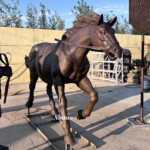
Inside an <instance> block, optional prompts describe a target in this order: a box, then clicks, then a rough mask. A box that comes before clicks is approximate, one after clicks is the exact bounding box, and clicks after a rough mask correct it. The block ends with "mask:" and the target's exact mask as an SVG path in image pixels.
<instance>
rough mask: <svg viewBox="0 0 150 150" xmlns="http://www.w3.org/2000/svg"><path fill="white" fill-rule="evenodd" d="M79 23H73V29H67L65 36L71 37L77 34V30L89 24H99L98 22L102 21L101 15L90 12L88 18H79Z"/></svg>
mask: <svg viewBox="0 0 150 150" xmlns="http://www.w3.org/2000/svg"><path fill="white" fill-rule="evenodd" d="M77 19H78V20H77V21H74V22H73V27H72V28H69V29H66V32H65V33H64V35H65V36H67V37H70V36H72V34H73V33H75V32H76V31H77V30H79V29H81V28H83V27H85V26H87V25H89V24H98V21H99V19H100V15H98V14H96V13H95V12H93V11H90V12H89V15H86V16H78V17H77Z"/></svg>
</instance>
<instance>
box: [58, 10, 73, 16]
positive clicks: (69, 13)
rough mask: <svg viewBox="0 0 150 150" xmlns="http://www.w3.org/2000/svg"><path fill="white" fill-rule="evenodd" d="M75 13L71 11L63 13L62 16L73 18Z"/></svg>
mask: <svg viewBox="0 0 150 150" xmlns="http://www.w3.org/2000/svg"><path fill="white" fill-rule="evenodd" d="M71 15H73V13H72V12H71V11H70V12H68V13H61V14H60V16H71Z"/></svg>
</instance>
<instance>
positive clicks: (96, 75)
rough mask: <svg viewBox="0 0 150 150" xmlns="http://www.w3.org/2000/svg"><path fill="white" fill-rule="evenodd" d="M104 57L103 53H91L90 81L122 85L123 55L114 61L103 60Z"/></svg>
mask: <svg viewBox="0 0 150 150" xmlns="http://www.w3.org/2000/svg"><path fill="white" fill-rule="evenodd" d="M104 55H105V53H92V79H102V80H103V81H104V80H108V81H112V82H116V84H117V83H118V82H122V83H123V55H122V58H118V59H117V60H115V61H110V60H109V58H108V57H106V58H104ZM111 66H112V67H113V68H111ZM106 67H107V68H106ZM105 75H106V76H107V77H105Z"/></svg>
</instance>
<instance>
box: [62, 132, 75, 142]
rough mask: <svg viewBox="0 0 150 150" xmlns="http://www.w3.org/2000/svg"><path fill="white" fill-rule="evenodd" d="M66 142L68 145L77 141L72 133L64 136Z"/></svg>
mask: <svg viewBox="0 0 150 150" xmlns="http://www.w3.org/2000/svg"><path fill="white" fill-rule="evenodd" d="M64 142H65V144H68V145H71V144H73V143H75V140H74V138H73V136H72V134H69V135H65V136H64Z"/></svg>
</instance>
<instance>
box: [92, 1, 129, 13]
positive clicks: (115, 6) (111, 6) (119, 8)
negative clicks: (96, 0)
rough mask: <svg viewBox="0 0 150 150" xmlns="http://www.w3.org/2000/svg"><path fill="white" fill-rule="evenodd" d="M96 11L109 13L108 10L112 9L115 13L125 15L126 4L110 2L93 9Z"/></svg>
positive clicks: (126, 11) (126, 10)
mask: <svg viewBox="0 0 150 150" xmlns="http://www.w3.org/2000/svg"><path fill="white" fill-rule="evenodd" d="M94 11H95V12H96V13H103V14H105V13H110V11H113V13H114V14H115V15H127V14H128V12H129V11H128V5H127V4H126V5H125V4H112V3H109V4H107V5H105V6H103V7H100V8H96V9H95V10H94Z"/></svg>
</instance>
